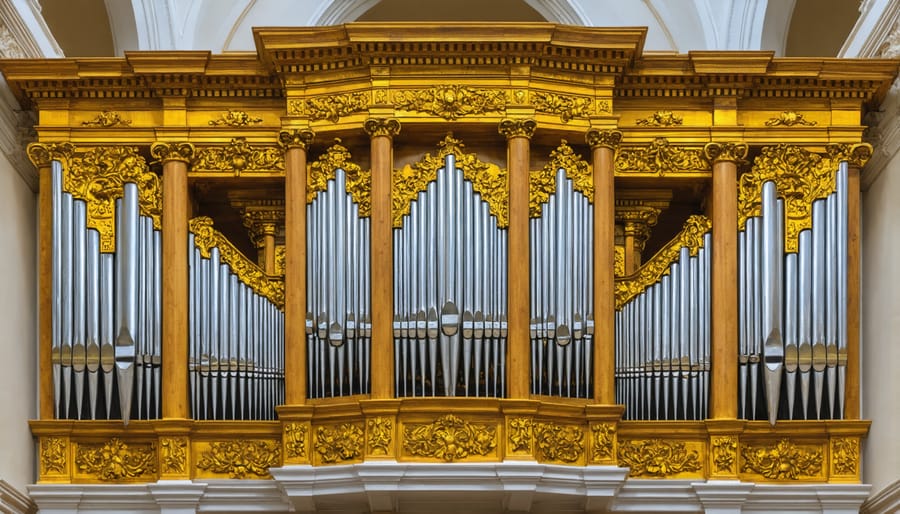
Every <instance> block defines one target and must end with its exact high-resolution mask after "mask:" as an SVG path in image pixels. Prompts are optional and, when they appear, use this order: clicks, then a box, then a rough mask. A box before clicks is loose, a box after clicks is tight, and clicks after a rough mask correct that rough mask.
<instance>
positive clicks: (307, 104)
mask: <svg viewBox="0 0 900 514" xmlns="http://www.w3.org/2000/svg"><path fill="white" fill-rule="evenodd" d="M368 108H369V93H368V92H362V93H361V92H357V93H342V94H339V95H329V96H317V97H313V98H306V99H304V100H291V101H290V102H288V109H289V112H290V113H291V114H293V115H295V116H307V117H309V119H310V121H318V120H328V121H330V122H331V123H337V122H338V121H340V119H341V118H343V117H344V116H349V115H351V114H353V113H356V112H362V111H365V110H367V109H368Z"/></svg>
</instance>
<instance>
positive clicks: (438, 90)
mask: <svg viewBox="0 0 900 514" xmlns="http://www.w3.org/2000/svg"><path fill="white" fill-rule="evenodd" d="M393 100H394V107H395V108H397V109H400V110H403V111H412V112H424V113H428V114H433V115H435V116H440V117H441V118H444V119H445V120H448V121H452V120H455V119H456V118H459V117H462V116H469V115H472V114H484V113H488V112H499V111H502V110H504V109H505V108H506V94H505V93H504V92H503V91H501V90H499V89H475V88H471V87H467V86H458V85H451V86H437V87H432V88H429V89H410V90H405V91H397V92H395V93H394V97H393Z"/></svg>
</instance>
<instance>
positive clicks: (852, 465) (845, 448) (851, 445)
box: [831, 437, 859, 476]
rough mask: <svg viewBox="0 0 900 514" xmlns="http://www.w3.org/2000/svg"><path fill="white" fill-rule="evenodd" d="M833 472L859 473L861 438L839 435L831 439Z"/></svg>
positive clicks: (836, 473) (842, 473) (843, 473)
mask: <svg viewBox="0 0 900 514" xmlns="http://www.w3.org/2000/svg"><path fill="white" fill-rule="evenodd" d="M831 462H832V469H831V472H832V474H834V475H854V476H855V475H856V474H857V473H859V439H856V438H851V437H838V438H835V439H832V440H831Z"/></svg>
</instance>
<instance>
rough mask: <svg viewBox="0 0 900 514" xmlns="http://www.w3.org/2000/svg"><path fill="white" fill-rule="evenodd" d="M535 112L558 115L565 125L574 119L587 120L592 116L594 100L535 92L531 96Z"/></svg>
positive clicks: (585, 97)
mask: <svg viewBox="0 0 900 514" xmlns="http://www.w3.org/2000/svg"><path fill="white" fill-rule="evenodd" d="M531 103H532V105H534V110H536V111H538V112H546V113H550V114H558V115H559V119H561V120H562V121H563V123H568V122H569V121H571V120H572V119H574V118H586V117H588V116H590V115H591V114H592V112H591V111H592V107H593V103H594V102H593V100H592V99H591V98H590V97H587V96H569V95H559V94H556V93H548V92H543V91H535V92H533V93H532V94H531Z"/></svg>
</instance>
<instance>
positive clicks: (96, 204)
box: [63, 146, 162, 253]
mask: <svg viewBox="0 0 900 514" xmlns="http://www.w3.org/2000/svg"><path fill="white" fill-rule="evenodd" d="M63 176H64V180H63V189H64V190H65V191H68V192H69V193H71V194H72V196H73V197H74V198H78V199H81V200H84V201H85V202H86V203H87V226H88V228H93V229H95V230H97V232H99V233H100V251H101V252H103V253H112V252H115V251H116V226H115V216H116V199H117V198H122V196H123V195H124V186H125V183H126V182H133V183H135V184H137V186H138V205H139V207H140V212H141V214H142V215H144V216H148V217H150V218H152V219H153V227H154V228H156V229H159V228H160V214H161V208H162V190H161V185H160V180H159V177H158V176H157V175H156V174H155V173H153V172H151V171H150V169H149V168H148V167H147V161H145V160H144V158H143V157H141V155H140V154H138V151H137V148H135V147H131V146H100V147H96V148H92V149H90V150H87V151H85V152H83V153H78V154H75V156H74V157H72V159H71V161H70V165H69V168H68V169H67V170H66V172H65V173H64V175H63Z"/></svg>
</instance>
